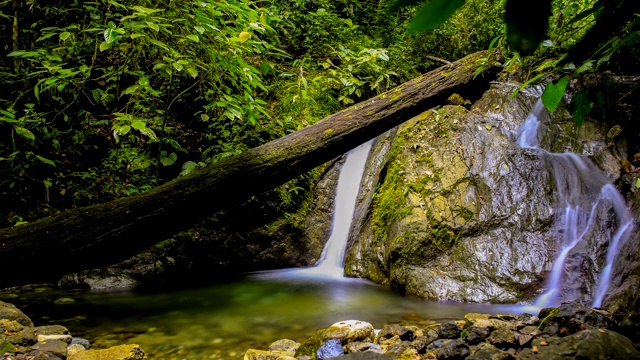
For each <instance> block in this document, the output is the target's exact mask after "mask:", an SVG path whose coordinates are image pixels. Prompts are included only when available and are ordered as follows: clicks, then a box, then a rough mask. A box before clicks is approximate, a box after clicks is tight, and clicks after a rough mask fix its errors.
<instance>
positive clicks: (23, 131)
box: [14, 126, 36, 140]
mask: <svg viewBox="0 0 640 360" xmlns="http://www.w3.org/2000/svg"><path fill="white" fill-rule="evenodd" d="M14 129H15V130H16V133H18V135H20V136H22V137H23V138H25V139H28V140H35V139H36V136H35V135H33V133H32V132H31V131H30V130H29V129H25V128H23V127H20V126H15V127H14Z"/></svg>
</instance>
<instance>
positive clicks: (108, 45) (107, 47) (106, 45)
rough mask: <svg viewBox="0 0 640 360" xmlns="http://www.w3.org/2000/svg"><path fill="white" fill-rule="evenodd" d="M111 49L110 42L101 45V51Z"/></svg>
mask: <svg viewBox="0 0 640 360" xmlns="http://www.w3.org/2000/svg"><path fill="white" fill-rule="evenodd" d="M109 48H111V43H108V42H106V41H103V42H102V43H101V44H100V51H105V50H108V49H109Z"/></svg>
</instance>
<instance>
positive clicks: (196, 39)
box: [185, 35, 200, 42]
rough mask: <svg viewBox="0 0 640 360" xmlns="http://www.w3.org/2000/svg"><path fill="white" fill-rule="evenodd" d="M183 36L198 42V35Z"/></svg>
mask: <svg viewBox="0 0 640 360" xmlns="http://www.w3.org/2000/svg"><path fill="white" fill-rule="evenodd" d="M185 37H186V38H187V39H189V40H191V41H194V42H200V38H199V37H198V35H187V36H185Z"/></svg>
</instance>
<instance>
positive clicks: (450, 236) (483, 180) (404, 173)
mask: <svg viewBox="0 0 640 360" xmlns="http://www.w3.org/2000/svg"><path fill="white" fill-rule="evenodd" d="M512 91H513V88H512V87H509V86H500V85H496V86H494V87H493V88H492V89H491V90H490V91H488V92H487V93H485V95H484V96H483V98H482V99H481V100H479V101H478V102H476V104H474V106H473V108H472V109H471V110H470V111H469V110H467V109H466V108H464V107H462V106H444V107H442V108H440V109H433V110H428V111H426V112H425V113H423V114H422V115H420V116H418V117H416V118H414V119H412V120H410V121H408V122H406V123H405V124H403V125H401V126H400V127H399V129H398V132H397V136H396V137H395V140H394V141H393V145H392V147H391V152H390V155H389V157H390V159H389V161H388V162H387V163H386V164H385V166H384V168H383V169H382V170H381V171H380V181H379V184H378V185H377V190H376V193H375V195H374V197H373V201H372V203H371V206H370V207H369V208H368V211H367V212H366V213H367V214H368V215H367V217H366V218H365V219H364V221H363V225H362V227H361V228H360V229H359V231H358V233H357V234H356V235H355V241H354V243H353V246H351V247H350V249H349V250H348V253H347V256H346V266H345V273H346V274H347V275H348V276H354V277H364V278H368V279H371V280H373V281H375V282H378V283H381V284H389V285H391V286H392V287H393V288H394V289H395V290H396V291H399V292H401V293H407V294H415V295H418V296H421V297H424V298H429V299H434V300H456V301H471V302H492V303H513V302H518V301H531V300H532V299H534V298H535V297H536V296H537V295H539V294H540V292H541V289H542V288H543V287H544V285H545V278H546V277H547V274H548V272H549V271H550V270H551V266H552V263H553V260H554V258H555V255H556V253H557V251H558V247H559V244H558V243H557V241H556V239H557V234H555V233H554V230H555V229H554V227H553V226H554V220H555V218H556V212H557V210H556V200H557V199H556V195H555V194H554V191H553V183H554V181H555V180H554V179H553V177H552V176H551V175H550V173H549V171H548V170H547V168H546V166H547V162H548V159H547V158H545V156H543V155H541V154H540V152H538V151H536V150H533V149H523V148H520V147H518V146H517V145H516V144H515V142H514V140H515V134H516V133H517V130H518V127H519V125H520V123H521V121H522V120H524V119H525V118H526V117H527V114H528V112H529V111H530V109H531V108H532V107H533V105H534V103H535V101H536V99H537V98H538V97H539V96H540V92H539V91H536V90H535V89H532V90H526V91H521V92H520V94H519V95H518V96H516V97H515V98H513V99H511V98H510V94H511V93H512ZM543 120H544V121H545V122H547V123H549V130H548V131H546V132H542V133H541V134H540V138H541V143H542V147H543V148H545V149H549V150H551V151H558V152H561V151H566V150H571V151H573V152H576V153H579V154H585V155H593V157H594V158H595V159H596V160H597V163H598V165H599V166H600V167H601V168H604V169H608V170H610V171H614V170H616V171H619V164H618V161H617V160H616V159H615V157H614V156H612V155H611V153H610V152H608V151H605V150H606V148H607V144H606V143H605V141H604V137H603V135H602V131H605V132H606V130H603V129H602V128H601V127H599V126H597V125H595V124H593V123H585V125H584V126H583V127H582V128H581V129H580V131H579V134H578V132H576V131H575V130H574V124H573V122H572V120H571V118H570V117H569V114H568V111H567V110H566V109H564V108H559V110H557V111H556V113H555V115H554V116H550V115H548V114H546V116H545V118H544V119H543ZM578 135H579V136H578ZM596 155H597V156H596ZM615 175H616V174H611V176H610V177H611V178H612V179H613V178H615ZM599 246H601V247H598V248H596V249H595V250H594V253H593V254H590V255H589V256H588V257H582V256H572V255H570V256H569V258H571V259H573V258H576V259H577V260H575V261H578V260H579V261H580V262H581V263H584V264H587V265H582V264H578V265H580V266H586V269H587V270H586V271H585V275H582V276H581V277H580V278H579V279H572V282H574V283H575V284H577V285H576V287H581V289H580V290H582V288H586V289H588V291H586V292H583V291H580V292H577V291H576V292H575V293H571V294H567V295H568V296H569V297H571V298H573V299H580V300H585V299H588V298H589V297H590V296H591V294H592V293H593V291H594V287H595V285H594V278H595V277H594V276H593V273H595V272H597V271H599V270H600V268H601V266H602V262H603V256H604V255H603V254H604V253H605V252H606V248H605V250H604V251H603V250H602V246H606V244H599ZM576 251H581V249H576ZM574 280H575V281H574Z"/></svg>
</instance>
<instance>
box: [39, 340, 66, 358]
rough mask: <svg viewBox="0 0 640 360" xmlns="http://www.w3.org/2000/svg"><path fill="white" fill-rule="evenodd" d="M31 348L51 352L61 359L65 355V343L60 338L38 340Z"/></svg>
mask: <svg viewBox="0 0 640 360" xmlns="http://www.w3.org/2000/svg"><path fill="white" fill-rule="evenodd" d="M31 349H32V350H37V351H41V352H46V353H50V354H53V355H55V356H57V357H59V358H61V359H65V358H66V357H67V343H66V342H65V341H60V340H48V341H45V342H39V343H37V344H35V345H33V346H32V347H31Z"/></svg>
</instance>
